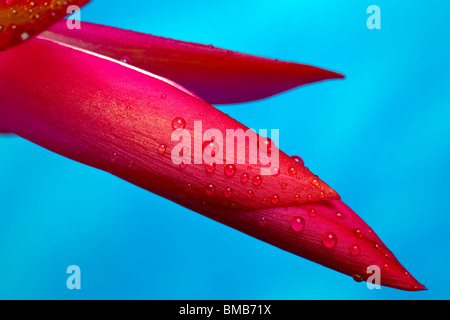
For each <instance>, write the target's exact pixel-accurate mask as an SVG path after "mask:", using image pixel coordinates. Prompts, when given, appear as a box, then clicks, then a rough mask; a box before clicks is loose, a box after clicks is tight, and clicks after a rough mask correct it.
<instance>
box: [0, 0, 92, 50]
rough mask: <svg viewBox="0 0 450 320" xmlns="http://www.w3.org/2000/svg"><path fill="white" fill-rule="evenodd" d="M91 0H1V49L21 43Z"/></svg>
mask: <svg viewBox="0 0 450 320" xmlns="http://www.w3.org/2000/svg"><path fill="white" fill-rule="evenodd" d="M88 2H89V0H32V1H31V0H0V50H5V49H7V48H9V47H13V46H15V45H18V44H21V43H22V42H24V41H26V40H28V39H29V38H31V37H33V36H34V35H36V34H38V33H40V32H42V31H43V30H45V29H47V28H48V27H49V26H51V25H52V24H54V23H55V22H57V21H59V20H60V19H61V18H63V17H65V16H67V15H68V13H67V8H68V7H69V6H71V5H76V6H78V7H82V6H84V5H85V4H86V3H88Z"/></svg>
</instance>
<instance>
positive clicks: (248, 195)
mask: <svg viewBox="0 0 450 320" xmlns="http://www.w3.org/2000/svg"><path fill="white" fill-rule="evenodd" d="M247 197H248V198H252V197H253V191H252V190H247Z"/></svg>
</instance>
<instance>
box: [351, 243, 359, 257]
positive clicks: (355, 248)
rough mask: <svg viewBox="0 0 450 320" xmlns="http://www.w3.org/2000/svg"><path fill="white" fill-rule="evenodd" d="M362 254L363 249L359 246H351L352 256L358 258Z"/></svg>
mask: <svg viewBox="0 0 450 320" xmlns="http://www.w3.org/2000/svg"><path fill="white" fill-rule="evenodd" d="M360 252H361V248H360V247H359V246H358V245H357V244H353V245H351V246H350V253H351V255H352V256H357V255H358V254H359V253H360Z"/></svg>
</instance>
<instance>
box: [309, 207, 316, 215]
mask: <svg viewBox="0 0 450 320" xmlns="http://www.w3.org/2000/svg"><path fill="white" fill-rule="evenodd" d="M308 215H309V216H310V217H315V216H316V215H317V211H316V210H315V209H312V208H311V209H309V210H308Z"/></svg>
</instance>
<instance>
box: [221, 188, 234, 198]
mask: <svg viewBox="0 0 450 320" xmlns="http://www.w3.org/2000/svg"><path fill="white" fill-rule="evenodd" d="M232 193H233V190H232V189H231V188H230V187H226V188H225V189H224V190H223V194H224V196H225V198H229V197H231V194H232Z"/></svg>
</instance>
